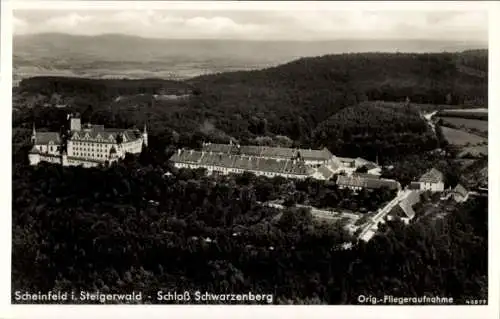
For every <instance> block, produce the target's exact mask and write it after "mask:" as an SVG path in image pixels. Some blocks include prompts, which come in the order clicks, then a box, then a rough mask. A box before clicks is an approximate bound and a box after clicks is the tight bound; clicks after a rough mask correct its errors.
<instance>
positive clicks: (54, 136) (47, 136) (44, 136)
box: [35, 132, 61, 145]
mask: <svg viewBox="0 0 500 319" xmlns="http://www.w3.org/2000/svg"><path fill="white" fill-rule="evenodd" d="M35 137H36V142H35V143H36V145H46V144H50V143H53V144H61V136H60V135H59V133H58V132H36V133H35Z"/></svg>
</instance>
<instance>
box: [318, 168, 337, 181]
mask: <svg viewBox="0 0 500 319" xmlns="http://www.w3.org/2000/svg"><path fill="white" fill-rule="evenodd" d="M317 171H318V173H319V174H320V175H321V176H322V177H323V178H324V179H330V178H331V177H332V176H333V174H334V173H333V172H332V171H331V170H330V169H329V168H328V167H327V166H326V165H321V166H320V167H318V169H317Z"/></svg>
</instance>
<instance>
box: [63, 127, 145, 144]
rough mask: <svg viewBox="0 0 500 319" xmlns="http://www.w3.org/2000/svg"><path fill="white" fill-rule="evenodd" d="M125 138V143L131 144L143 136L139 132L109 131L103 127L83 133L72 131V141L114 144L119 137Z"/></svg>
mask: <svg viewBox="0 0 500 319" xmlns="http://www.w3.org/2000/svg"><path fill="white" fill-rule="evenodd" d="M120 134H121V136H122V137H123V142H124V143H125V142H130V141H133V140H136V139H139V138H140V137H141V136H142V135H141V132H140V131H139V130H128V129H114V128H111V129H108V128H103V127H102V126H93V127H92V128H91V129H85V130H81V131H72V132H71V137H70V139H71V140H72V141H85V140H91V141H101V142H107V143H109V142H114V141H116V138H117V136H118V135H120Z"/></svg>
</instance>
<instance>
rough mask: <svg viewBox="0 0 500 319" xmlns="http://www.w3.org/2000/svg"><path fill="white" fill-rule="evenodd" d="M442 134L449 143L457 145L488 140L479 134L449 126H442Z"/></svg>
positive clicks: (473, 143)
mask: <svg viewBox="0 0 500 319" xmlns="http://www.w3.org/2000/svg"><path fill="white" fill-rule="evenodd" d="M442 130H443V134H444V137H445V138H446V140H448V142H449V143H450V144H453V145H457V146H475V145H477V144H480V143H484V142H488V139H487V138H485V137H481V136H479V135H475V134H471V133H467V132H464V131H461V130H457V129H454V128H451V127H446V126H442Z"/></svg>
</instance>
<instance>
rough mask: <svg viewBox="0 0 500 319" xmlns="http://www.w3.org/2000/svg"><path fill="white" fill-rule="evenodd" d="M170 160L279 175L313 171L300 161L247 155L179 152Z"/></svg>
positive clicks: (310, 172)
mask: <svg viewBox="0 0 500 319" xmlns="http://www.w3.org/2000/svg"><path fill="white" fill-rule="evenodd" d="M170 160H171V161H172V162H176V163H185V164H196V165H201V166H219V167H225V168H233V169H242V170H248V171H262V172H271V173H281V174H293V175H309V174H312V172H313V169H312V168H310V167H308V166H306V165H305V164H304V163H303V162H301V161H294V160H276V159H270V158H260V157H255V156H248V155H237V154H223V153H213V152H200V151H195V150H181V151H180V152H177V153H175V154H174V155H173V156H172V157H171V158H170Z"/></svg>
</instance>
